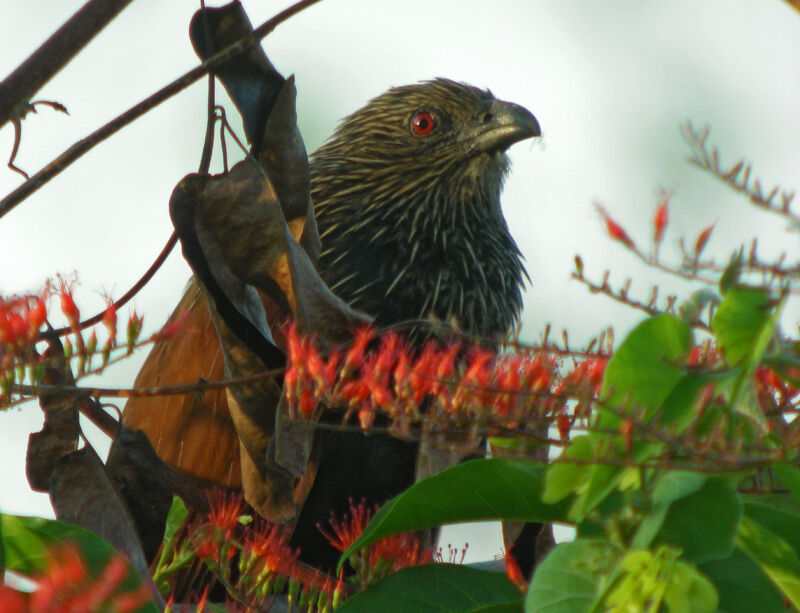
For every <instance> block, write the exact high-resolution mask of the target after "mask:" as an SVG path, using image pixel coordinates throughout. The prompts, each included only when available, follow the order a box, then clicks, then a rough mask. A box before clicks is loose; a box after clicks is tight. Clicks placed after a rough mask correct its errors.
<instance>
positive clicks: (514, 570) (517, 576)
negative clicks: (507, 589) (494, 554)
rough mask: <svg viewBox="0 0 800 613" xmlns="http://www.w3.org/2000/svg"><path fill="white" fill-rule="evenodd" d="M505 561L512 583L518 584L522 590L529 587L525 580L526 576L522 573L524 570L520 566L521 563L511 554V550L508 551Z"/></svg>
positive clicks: (507, 573)
mask: <svg viewBox="0 0 800 613" xmlns="http://www.w3.org/2000/svg"><path fill="white" fill-rule="evenodd" d="M505 562H506V575H507V576H508V578H509V579H510V580H511V583H513V584H514V585H516V586H517V587H518V588H519V589H520V590H521V591H523V592H524V591H525V590H526V589H527V587H528V584H527V583H526V582H525V577H524V576H523V575H522V570H520V568H519V564H517V561H516V560H515V559H514V556H513V555H511V552H510V551H506V555H505Z"/></svg>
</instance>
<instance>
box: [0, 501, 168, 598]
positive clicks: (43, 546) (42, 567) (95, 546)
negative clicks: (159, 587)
mask: <svg viewBox="0 0 800 613" xmlns="http://www.w3.org/2000/svg"><path fill="white" fill-rule="evenodd" d="M0 539H2V546H3V547H4V548H5V551H6V564H7V566H6V570H13V571H16V572H18V573H20V574H21V575H34V574H38V573H41V572H44V571H46V570H48V557H47V552H48V549H50V548H53V547H57V546H59V545H63V544H65V543H74V544H76V545H77V546H78V548H79V549H80V551H81V554H82V555H83V557H84V559H85V560H86V564H87V567H88V569H89V575H90V577H99V576H100V574H101V572H102V570H103V568H104V567H105V566H106V564H107V563H108V561H109V560H110V558H111V556H112V555H114V554H115V553H116V550H115V549H114V548H113V547H112V546H111V545H110V544H109V543H108V542H107V541H105V540H103V539H102V538H100V537H99V536H97V535H96V534H94V533H93V532H90V531H89V530H86V529H85V528H81V527H80V526H75V525H73V524H67V523H63V522H59V521H53V520H49V519H42V518H39V517H21V516H16V515H4V514H0ZM120 555H121V554H120ZM141 583H142V578H141V577H140V576H139V574H138V573H137V572H136V570H135V569H134V568H133V567H132V566H130V564H129V565H128V573H127V575H126V576H125V579H124V580H123V581H122V583H121V584H120V589H123V590H125V591H126V592H127V591H133V590H135V589H137V588H138V587H139V586H140V585H141ZM137 611H139V613H154V612H157V611H158V609H157V607H156V605H155V604H153V602H152V601H151V602H148V603H147V604H146V605H143V606H142V607H140V608H139V609H137Z"/></svg>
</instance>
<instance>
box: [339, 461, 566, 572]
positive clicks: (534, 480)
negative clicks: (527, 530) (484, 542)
mask: <svg viewBox="0 0 800 613" xmlns="http://www.w3.org/2000/svg"><path fill="white" fill-rule="evenodd" d="M544 471H545V466H544V465H543V464H541V463H539V462H533V461H530V460H520V459H508V458H490V459H485V460H472V461H469V462H464V463H463V464H459V465H458V466H453V467H452V468H449V469H447V470H445V471H442V472H440V473H438V474H436V475H434V476H432V477H428V478H427V479H423V480H422V481H420V482H418V483H415V484H414V485H412V486H411V487H410V488H408V489H407V490H406V491H405V492H403V493H402V494H400V495H399V496H396V497H395V498H392V499H391V500H389V501H388V502H387V503H386V504H384V505H383V507H381V509H380V510H379V511H378V512H377V513H376V514H375V516H374V517H373V518H372V521H370V522H369V524H368V525H367V527H366V529H365V530H364V532H363V533H362V534H361V536H360V537H359V538H358V539H357V540H356V541H355V542H354V543H353V544H352V545H351V546H350V548H349V549H348V550H347V551H346V552H345V553H344V554H343V555H342V558H341V560H340V562H339V565H340V566H341V564H343V562H344V560H346V559H347V558H348V557H350V555H352V554H353V552H355V551H357V550H358V549H360V548H361V547H364V546H365V545H369V544H370V543H374V542H375V541H378V540H380V539H382V538H384V537H386V536H389V535H391V534H399V533H402V532H409V531H413V530H424V529H427V528H433V527H435V526H440V525H442V524H448V523H456V522H469V521H483V520H491V519H505V520H514V521H539V522H552V521H564V520H565V518H566V511H567V508H568V507H569V503H570V502H571V501H569V500H564V501H561V502H559V503H556V504H546V503H544V502H542V489H543V484H544Z"/></svg>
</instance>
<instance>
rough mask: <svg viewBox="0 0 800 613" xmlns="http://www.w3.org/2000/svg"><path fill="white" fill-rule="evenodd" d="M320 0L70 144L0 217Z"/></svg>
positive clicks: (1, 206) (12, 197)
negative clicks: (86, 155)
mask: <svg viewBox="0 0 800 613" xmlns="http://www.w3.org/2000/svg"><path fill="white" fill-rule="evenodd" d="M319 1H320V0H301V1H300V2H297V3H296V4H293V5H292V6H290V7H289V8H287V9H285V10H283V11H281V12H280V13H278V14H277V15H275V17H273V18H271V19H269V20H267V21H265V22H264V23H263V24H262V25H261V26H259V27H258V28H256V30H255V31H254V32H253V33H252V34H248V35H247V36H244V37H242V38H240V39H239V40H238V41H237V42H235V43H233V44H232V45H230V46H228V47H226V48H225V49H223V50H222V51H220V52H219V53H217V54H216V55H214V56H212V57H210V58H209V59H208V60H206V61H205V62H203V63H202V64H200V65H199V66H197V67H196V68H193V69H192V70H190V71H189V72H187V73H185V74H184V75H183V76H181V77H179V78H177V79H175V80H174V81H173V82H172V83H170V84H169V85H167V86H166V87H164V88H162V89H160V90H159V91H157V92H156V93H155V94H153V95H152V96H150V97H148V98H145V99H144V100H142V101H141V102H140V103H139V104H137V105H135V106H133V107H131V108H130V109H128V110H127V111H125V112H124V113H122V114H121V115H119V116H118V117H116V118H115V119H113V120H111V121H110V122H108V123H107V124H105V125H104V126H103V127H101V128H99V129H98V130H96V131H94V132H93V133H92V134H90V135H89V136H87V137H86V138H84V139H83V140H80V141H78V142H77V143H75V144H74V145H72V146H71V147H70V148H69V149H67V150H66V151H65V152H64V153H62V154H61V155H59V156H58V157H57V158H56V159H55V160H53V161H52V162H50V163H49V164H47V165H46V166H45V167H44V168H42V170H40V171H39V172H37V173H36V174H35V175H33V176H32V177H31V178H30V179H29V180H28V181H26V182H25V183H23V184H22V185H20V186H19V187H18V188H17V189H15V190H14V191H12V192H11V193H10V194H9V195H8V196H6V197H5V198H3V200H0V218H2V217H3V215H5V214H6V213H8V212H9V211H10V210H12V209H13V208H14V207H15V206H16V205H17V204H19V203H20V202H22V201H23V200H24V199H25V198H27V197H28V196H30V195H31V194H33V193H34V192H35V191H36V190H38V189H39V188H40V187H41V186H42V185H44V184H45V183H47V182H48V181H49V180H50V179H52V178H53V177H55V176H56V175H58V174H59V173H61V172H62V171H63V170H65V169H66V168H67V167H69V166H70V165H71V164H72V163H73V162H74V161H75V160H77V159H78V158H80V157H81V156H82V155H83V154H85V153H86V152H87V151H89V150H90V149H92V148H93V147H94V146H95V145H97V144H98V143H101V142H102V141H104V140H105V139H107V138H108V137H109V136H111V135H112V134H114V133H115V132H117V131H118V130H120V129H122V128H124V127H125V126H127V125H128V124H129V123H131V122H133V121H134V120H136V119H138V118H139V117H141V116H142V115H144V114H145V113H147V112H148V111H150V110H151V109H153V108H155V107H156V106H158V105H159V104H161V103H162V102H164V101H165V100H168V99H169V98H171V97H172V96H174V95H175V94H177V93H178V92H180V91H182V90H184V89H186V88H187V87H189V86H190V85H192V84H193V83H194V82H196V81H198V80H199V79H201V78H202V77H203V76H204V75H205V74H207V73H208V72H210V71H212V70H214V69H216V68H219V67H220V66H222V65H223V64H225V63H226V62H228V61H229V60H231V59H232V58H234V57H236V56H238V55H241V54H242V53H244V52H246V51H248V50H249V49H250V48H252V47H253V46H255V45H256V44H258V41H259V40H260V39H262V38H264V37H265V36H266V35H267V34H269V33H270V32H271V31H272V30H274V29H275V28H276V27H277V26H278V25H279V24H281V23H283V22H284V21H286V20H287V19H289V18H290V17H292V16H294V15H295V14H297V13H299V12H300V11H302V10H303V9H305V8H307V7H309V6H311V5H313V4H316V3H317V2H319Z"/></svg>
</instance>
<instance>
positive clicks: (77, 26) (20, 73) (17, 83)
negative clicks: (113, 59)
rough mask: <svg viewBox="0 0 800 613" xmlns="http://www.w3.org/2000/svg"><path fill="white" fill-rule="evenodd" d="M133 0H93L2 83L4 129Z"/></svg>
mask: <svg viewBox="0 0 800 613" xmlns="http://www.w3.org/2000/svg"><path fill="white" fill-rule="evenodd" d="M130 3H131V0H89V2H87V3H86V4H84V5H83V6H82V7H81V8H80V9H79V10H78V11H77V12H76V13H75V14H74V15H73V16H72V17H70V18H69V19H68V20H67V21H66V22H65V23H64V25H62V26H61V27H60V28H59V29H58V30H56V31H55V32H54V33H53V35H52V36H50V38H48V39H47V40H46V41H45V42H44V43H42V45H41V46H40V47H39V48H38V49H37V50H36V51H34V52H33V53H32V54H31V55H30V56H28V58H27V59H26V60H25V61H24V62H22V64H20V65H19V67H17V69H16V70H14V72H12V73H11V74H10V75H8V76H7V77H6V78H5V79H4V80H3V82H2V83H0V128H2V127H3V126H4V125H5V124H6V122H7V121H9V120H13V119H14V118H15V117H18V115H19V111H20V108H21V106H22V105H25V104H26V103H27V102H29V101H30V99H31V98H32V97H33V96H34V94H36V92H37V91H39V90H40V89H41V88H42V86H44V84H45V83H47V82H48V81H49V80H50V79H51V78H52V77H53V76H55V75H56V73H58V71H59V70H61V69H62V68H63V67H64V66H66V65H67V63H68V62H69V61H70V60H71V59H72V58H73V57H74V56H75V55H76V54H77V53H78V52H79V51H80V50H81V49H83V47H84V46H86V44H87V43H88V42H89V41H90V40H92V39H93V38H94V37H95V36H96V35H97V34H98V33H99V32H100V30H102V29H103V28H104V27H105V26H106V25H108V23H109V22H110V21H111V20H112V19H114V17H116V16H117V15H118V14H119V13H120V11H122V9H124V8H125V7H126V6H128V5H129V4H130Z"/></svg>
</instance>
